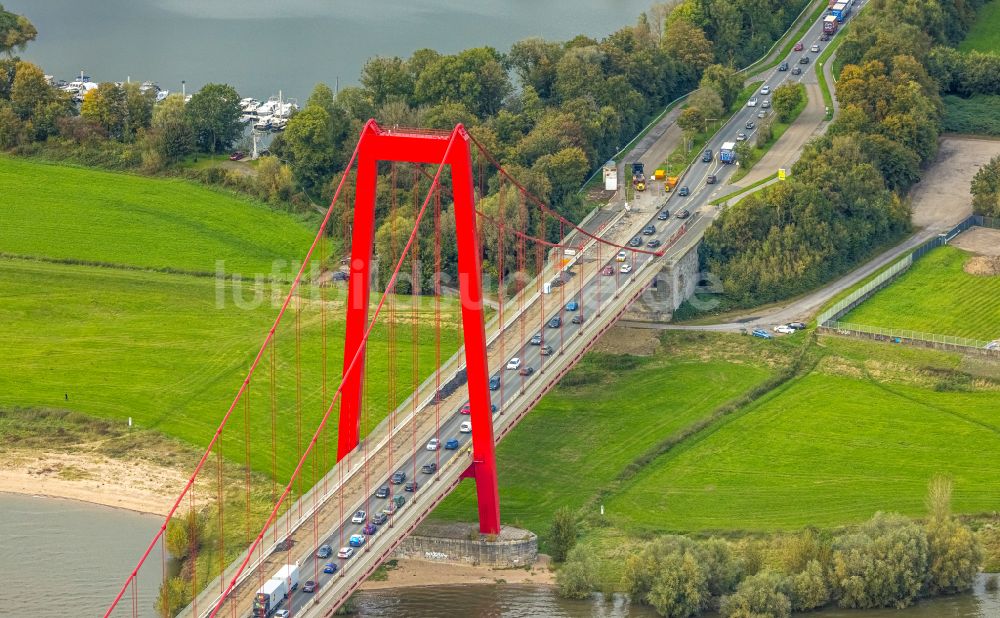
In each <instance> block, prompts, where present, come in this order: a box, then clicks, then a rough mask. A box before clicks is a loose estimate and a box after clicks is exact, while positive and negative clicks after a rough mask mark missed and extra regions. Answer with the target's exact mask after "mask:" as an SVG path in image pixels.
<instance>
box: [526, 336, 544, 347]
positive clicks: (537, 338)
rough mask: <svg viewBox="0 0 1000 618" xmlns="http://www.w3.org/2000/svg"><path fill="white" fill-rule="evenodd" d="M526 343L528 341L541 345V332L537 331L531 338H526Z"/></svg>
mask: <svg viewBox="0 0 1000 618" xmlns="http://www.w3.org/2000/svg"><path fill="white" fill-rule="evenodd" d="M528 343H530V344H531V345H542V335H541V333H537V334H534V335H532V336H531V339H529V340H528Z"/></svg>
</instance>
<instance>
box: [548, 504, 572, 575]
mask: <svg viewBox="0 0 1000 618" xmlns="http://www.w3.org/2000/svg"><path fill="white" fill-rule="evenodd" d="M549 543H550V545H551V546H552V559H553V560H555V561H556V562H563V561H564V560H566V556H567V555H568V554H569V550H570V549H572V548H573V545H574V544H576V517H575V516H574V515H573V511H571V510H570V509H569V507H565V506H564V507H561V508H559V509H558V510H557V511H556V512H555V513H554V514H553V515H552V528H551V529H550V531H549Z"/></svg>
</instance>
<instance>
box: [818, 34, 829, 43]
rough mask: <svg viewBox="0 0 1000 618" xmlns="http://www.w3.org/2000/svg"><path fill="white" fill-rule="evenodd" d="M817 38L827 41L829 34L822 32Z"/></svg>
mask: <svg viewBox="0 0 1000 618" xmlns="http://www.w3.org/2000/svg"><path fill="white" fill-rule="evenodd" d="M819 40H820V41H824V42H826V41H829V40H830V35H829V34H827V33H826V32H824V33H823V34H821V35H819Z"/></svg>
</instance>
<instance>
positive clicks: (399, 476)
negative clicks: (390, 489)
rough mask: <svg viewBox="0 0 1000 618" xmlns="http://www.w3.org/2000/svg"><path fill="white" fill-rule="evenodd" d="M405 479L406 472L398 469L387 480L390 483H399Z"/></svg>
mask: <svg viewBox="0 0 1000 618" xmlns="http://www.w3.org/2000/svg"><path fill="white" fill-rule="evenodd" d="M405 480H406V473H405V472H403V471H402V470H399V471H397V472H396V473H395V474H393V475H392V478H391V479H389V482H390V483H392V484H393V485H399V484H400V483H402V482H403V481H405Z"/></svg>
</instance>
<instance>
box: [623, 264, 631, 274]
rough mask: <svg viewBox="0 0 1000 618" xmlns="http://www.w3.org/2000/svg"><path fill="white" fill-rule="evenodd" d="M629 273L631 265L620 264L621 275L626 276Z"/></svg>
mask: <svg viewBox="0 0 1000 618" xmlns="http://www.w3.org/2000/svg"><path fill="white" fill-rule="evenodd" d="M630 272H632V265H631V264H622V267H621V273H622V274H623V275H627V274H629V273H630Z"/></svg>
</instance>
